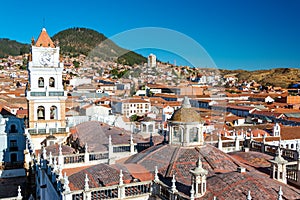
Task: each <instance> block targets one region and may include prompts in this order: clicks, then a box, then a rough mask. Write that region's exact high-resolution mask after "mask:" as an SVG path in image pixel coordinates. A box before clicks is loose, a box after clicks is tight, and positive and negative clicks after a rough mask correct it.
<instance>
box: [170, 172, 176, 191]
mask: <svg viewBox="0 0 300 200" xmlns="http://www.w3.org/2000/svg"><path fill="white" fill-rule="evenodd" d="M171 189H172V191H173V192H175V191H176V179H175V174H173V178H172V188H171Z"/></svg>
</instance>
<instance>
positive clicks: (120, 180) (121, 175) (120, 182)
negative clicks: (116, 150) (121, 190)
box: [119, 170, 123, 185]
mask: <svg viewBox="0 0 300 200" xmlns="http://www.w3.org/2000/svg"><path fill="white" fill-rule="evenodd" d="M119 177H120V179H119V185H123V171H122V170H120V175H119Z"/></svg>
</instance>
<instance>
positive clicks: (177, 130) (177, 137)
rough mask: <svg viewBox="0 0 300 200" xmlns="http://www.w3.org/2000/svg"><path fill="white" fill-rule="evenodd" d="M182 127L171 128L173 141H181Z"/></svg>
mask: <svg viewBox="0 0 300 200" xmlns="http://www.w3.org/2000/svg"><path fill="white" fill-rule="evenodd" d="M181 134H182V129H181V128H179V127H177V126H176V127H174V128H173V142H181Z"/></svg>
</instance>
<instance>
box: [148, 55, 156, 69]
mask: <svg viewBox="0 0 300 200" xmlns="http://www.w3.org/2000/svg"><path fill="white" fill-rule="evenodd" d="M148 67H156V56H155V55H154V54H152V53H151V54H150V55H149V56H148Z"/></svg>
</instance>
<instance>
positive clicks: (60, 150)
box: [58, 144, 62, 156]
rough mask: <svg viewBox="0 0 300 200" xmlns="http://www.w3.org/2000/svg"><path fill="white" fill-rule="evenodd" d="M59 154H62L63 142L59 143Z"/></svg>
mask: <svg viewBox="0 0 300 200" xmlns="http://www.w3.org/2000/svg"><path fill="white" fill-rule="evenodd" d="M58 155H60V156H61V155H62V147H61V144H59V147H58Z"/></svg>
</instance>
